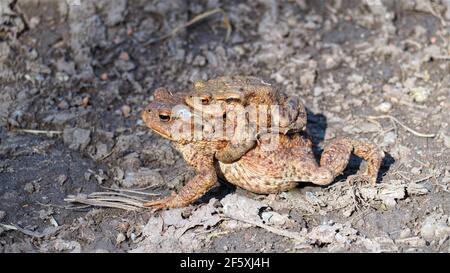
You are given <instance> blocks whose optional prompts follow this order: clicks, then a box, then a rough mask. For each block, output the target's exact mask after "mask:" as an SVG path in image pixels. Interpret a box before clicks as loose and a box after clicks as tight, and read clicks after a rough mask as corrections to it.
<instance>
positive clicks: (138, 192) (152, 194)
mask: <svg viewBox="0 0 450 273" xmlns="http://www.w3.org/2000/svg"><path fill="white" fill-rule="evenodd" d="M150 187H153V186H149V187H147V188H150ZM102 188H104V189H106V190H111V191H118V192H129V193H135V194H142V195H147V196H159V195H160V194H159V193H151V192H141V191H140V189H136V190H128V189H114V188H108V187H103V186H102ZM142 189H146V188H142Z"/></svg>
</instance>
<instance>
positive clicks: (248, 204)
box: [220, 193, 268, 222]
mask: <svg viewBox="0 0 450 273" xmlns="http://www.w3.org/2000/svg"><path fill="white" fill-rule="evenodd" d="M220 203H221V204H222V206H223V214H225V216H228V217H230V218H232V219H248V220H253V221H257V222H262V220H261V218H260V216H259V213H260V210H261V209H262V208H264V207H268V206H267V205H265V204H264V203H262V202H261V201H257V200H253V199H250V198H247V197H245V196H241V195H238V194H235V193H234V194H228V195H227V196H225V197H224V198H222V200H220Z"/></svg>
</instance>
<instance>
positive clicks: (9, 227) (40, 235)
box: [0, 223, 59, 238]
mask: <svg viewBox="0 0 450 273" xmlns="http://www.w3.org/2000/svg"><path fill="white" fill-rule="evenodd" d="M0 225H1V226H3V227H4V228H6V229H7V230H16V231H20V232H22V233H23V234H25V235H28V236H31V237H34V238H43V237H45V236H47V235H49V234H51V233H54V232H56V231H58V229H59V228H56V229H55V230H53V232H48V233H40V232H35V231H32V230H28V229H24V228H21V227H19V226H16V225H7V224H1V223H0Z"/></svg>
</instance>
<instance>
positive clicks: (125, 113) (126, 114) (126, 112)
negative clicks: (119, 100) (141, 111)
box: [121, 105, 131, 118]
mask: <svg viewBox="0 0 450 273" xmlns="http://www.w3.org/2000/svg"><path fill="white" fill-rule="evenodd" d="M121 110H122V115H123V116H124V117H126V118H127V117H129V116H130V113H131V107H130V106H128V105H124V106H122V108H121Z"/></svg>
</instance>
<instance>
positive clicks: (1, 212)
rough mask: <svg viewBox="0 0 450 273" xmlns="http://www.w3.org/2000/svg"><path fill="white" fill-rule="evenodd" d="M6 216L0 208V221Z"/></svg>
mask: <svg viewBox="0 0 450 273" xmlns="http://www.w3.org/2000/svg"><path fill="white" fill-rule="evenodd" d="M5 216H6V212H4V211H3V210H0V221H2V220H3V218H5Z"/></svg>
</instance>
